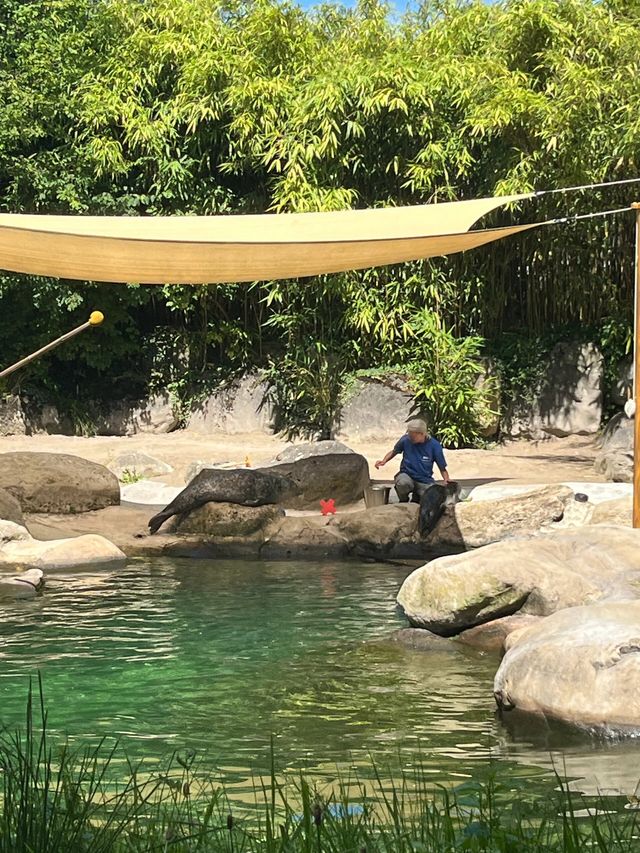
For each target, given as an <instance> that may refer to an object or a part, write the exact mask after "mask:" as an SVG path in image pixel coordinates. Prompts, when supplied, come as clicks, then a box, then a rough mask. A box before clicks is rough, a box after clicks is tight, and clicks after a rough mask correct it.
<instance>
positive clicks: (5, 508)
mask: <svg viewBox="0 0 640 853" xmlns="http://www.w3.org/2000/svg"><path fill="white" fill-rule="evenodd" d="M0 519H2V520H4V521H13V522H15V523H16V524H23V523H24V518H23V516H22V509H21V508H20V504H19V503H18V501H17V500H16V499H15V498H14V497H13V495H10V494H9V492H6V491H5V490H4V489H0Z"/></svg>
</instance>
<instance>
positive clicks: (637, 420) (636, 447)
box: [631, 202, 640, 527]
mask: <svg viewBox="0 0 640 853" xmlns="http://www.w3.org/2000/svg"><path fill="white" fill-rule="evenodd" d="M631 206H632V207H633V208H634V210H635V212H636V264H635V288H634V299H633V303H634V304H633V328H634V336H633V402H634V403H635V412H634V415H633V421H634V423H633V526H634V527H640V411H639V409H640V406H639V405H638V393H639V391H640V333H639V331H640V202H635V203H634V204H632V205H631Z"/></svg>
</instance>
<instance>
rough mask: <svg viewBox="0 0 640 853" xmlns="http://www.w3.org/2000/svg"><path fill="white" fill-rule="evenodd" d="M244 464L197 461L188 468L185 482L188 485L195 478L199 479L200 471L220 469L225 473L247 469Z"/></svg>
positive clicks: (239, 462)
mask: <svg viewBox="0 0 640 853" xmlns="http://www.w3.org/2000/svg"><path fill="white" fill-rule="evenodd" d="M245 467H246V466H245V465H244V463H243V462H241V461H240V460H237V461H236V462H207V461H204V460H203V459H195V460H194V461H193V462H192V463H191V464H190V465H189V466H188V468H187V470H186V471H185V475H184V481H185V483H186V484H187V485H188V484H189V483H190V482H191V481H192V480H193V479H194V477H197V476H198V474H199V473H200V471H204V469H205V468H218V469H220V470H223V471H231V470H233V469H234V468H245Z"/></svg>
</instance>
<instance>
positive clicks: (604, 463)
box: [594, 412, 634, 483]
mask: <svg viewBox="0 0 640 853" xmlns="http://www.w3.org/2000/svg"><path fill="white" fill-rule="evenodd" d="M633 423H634V421H633V418H628V417H627V416H626V415H625V413H624V412H619V413H618V414H617V415H614V416H613V417H612V418H611V420H610V421H609V423H608V424H607V426H606V427H605V429H604V430H603V433H602V438H601V440H600V452H599V453H598V455H597V456H596V458H595V461H594V467H595V469H596V471H597V472H598V474H604V475H605V477H606V478H607V480H612V481H613V482H614V483H632V482H633V430H634V426H633Z"/></svg>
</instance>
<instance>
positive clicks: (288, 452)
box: [266, 441, 354, 465]
mask: <svg viewBox="0 0 640 853" xmlns="http://www.w3.org/2000/svg"><path fill="white" fill-rule="evenodd" d="M333 453H354V451H353V450H351V448H350V447H347V445H346V444H343V443H342V442H341V441H310V442H307V443H306V444H290V445H289V446H288V447H285V449H284V450H282V451H281V452H280V453H278V455H277V456H276V457H275V459H274V460H273V461H272V462H267V463H266V464H267V465H274V464H276V463H277V462H299V461H300V460H301V459H307V458H308V457H309V456H326V455H327V454H333Z"/></svg>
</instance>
